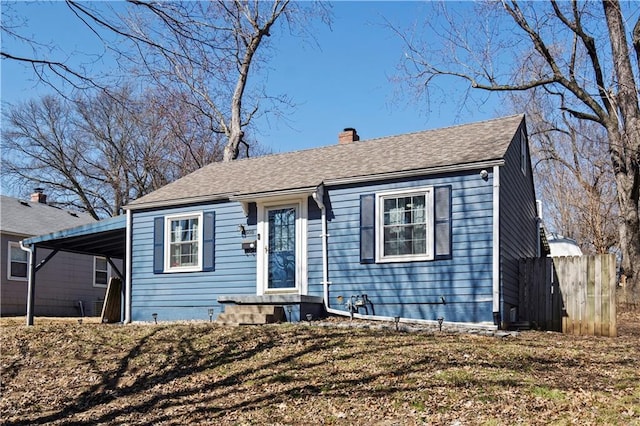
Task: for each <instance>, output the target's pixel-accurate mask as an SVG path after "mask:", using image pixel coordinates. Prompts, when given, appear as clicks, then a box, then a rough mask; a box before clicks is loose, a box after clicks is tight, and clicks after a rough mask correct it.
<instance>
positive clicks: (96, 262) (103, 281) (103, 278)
mask: <svg viewBox="0 0 640 426" xmlns="http://www.w3.org/2000/svg"><path fill="white" fill-rule="evenodd" d="M109 272H110V268H109V263H108V262H107V258H106V257H100V256H94V258H93V286H94V287H106V286H107V283H108V282H109Z"/></svg>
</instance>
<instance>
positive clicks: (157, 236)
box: [153, 217, 164, 274]
mask: <svg viewBox="0 0 640 426" xmlns="http://www.w3.org/2000/svg"><path fill="white" fill-rule="evenodd" d="M162 272H164V217H156V218H154V219H153V273H154V274H161V273H162Z"/></svg>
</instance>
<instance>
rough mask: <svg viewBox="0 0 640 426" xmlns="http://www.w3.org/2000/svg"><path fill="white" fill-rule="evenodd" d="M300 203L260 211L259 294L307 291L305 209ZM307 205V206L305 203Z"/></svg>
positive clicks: (269, 206)
mask: <svg viewBox="0 0 640 426" xmlns="http://www.w3.org/2000/svg"><path fill="white" fill-rule="evenodd" d="M303 205H304V204H303V203H302V202H297V203H283V204H277V205H264V206H262V208H261V209H260V210H259V211H261V213H262V214H260V215H259V218H258V222H259V225H260V227H261V230H260V235H261V238H260V240H259V243H258V258H259V259H258V268H259V271H258V294H268V293H295V294H302V291H303V288H304V290H305V291H306V237H305V235H306V209H303V208H302V207H303ZM304 206H305V207H306V205H304Z"/></svg>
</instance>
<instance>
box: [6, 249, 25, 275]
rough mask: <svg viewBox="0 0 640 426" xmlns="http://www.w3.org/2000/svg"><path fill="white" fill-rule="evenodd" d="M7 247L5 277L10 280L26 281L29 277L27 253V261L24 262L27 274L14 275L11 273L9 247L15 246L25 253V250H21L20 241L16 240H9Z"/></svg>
mask: <svg viewBox="0 0 640 426" xmlns="http://www.w3.org/2000/svg"><path fill="white" fill-rule="evenodd" d="M7 247H8V249H7V279H8V280H10V281H27V280H28V277H29V255H28V254H27V261H26V262H25V263H26V265H27V276H26V277H16V276H13V275H11V249H12V248H13V247H15V248H17V249H18V250H20V251H22V252H24V253H25V254H26V253H27V252H25V251H24V250H22V249H21V248H20V243H19V242H16V241H9V244H8V246H7Z"/></svg>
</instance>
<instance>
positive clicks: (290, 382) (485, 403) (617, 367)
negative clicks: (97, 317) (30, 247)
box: [0, 314, 640, 425]
mask: <svg viewBox="0 0 640 426" xmlns="http://www.w3.org/2000/svg"><path fill="white" fill-rule="evenodd" d="M23 321H24V319H23V318H20V319H7V318H4V319H2V320H0V324H1V325H2V346H1V351H2V353H1V358H0V359H1V371H0V373H1V380H2V382H1V388H0V391H1V399H0V419H1V420H2V422H3V423H4V424H7V425H17V424H25V425H26V424H29V425H37V424H74V425H85V424H86V425H95V424H129V425H163V424H167V425H168V424H172V425H185V424H215V425H229V424H240V425H243V424H260V425H263V424H296V425H319V424H340V425H343V424H344V425H346V424H361V425H372V424H382V425H396V424H399V425H412V424H438V425H439V424H443V425H454V424H455V425H512V424H526V425H531V424H560V425H564V424H575V425H584V424H613V425H616V424H620V425H633V424H636V425H640V316H639V315H637V314H636V315H632V314H623V315H620V319H619V337H617V338H595V337H572V336H567V335H562V334H558V333H545V332H534V331H532V332H523V333H520V334H519V335H517V336H510V337H503V338H500V337H487V336H478V335H463V334H452V333H448V332H446V330H445V331H443V332H441V333H440V332H430V333H428V332H416V333H406V332H395V331H393V330H380V329H375V328H370V329H363V328H344V327H318V326H313V325H311V326H309V325H306V324H300V325H290V324H284V325H277V326H261V327H236V328H231V327H220V326H217V325H215V324H209V323H189V324H158V325H135V324H134V325H127V326H122V325H103V324H98V323H97V322H96V321H93V322H90V321H86V320H85V321H84V322H83V324H78V322H77V320H75V319H74V320H70V321H69V320H66V321H65V320H55V319H44V318H36V325H35V326H34V327H25V326H24V325H23Z"/></svg>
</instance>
